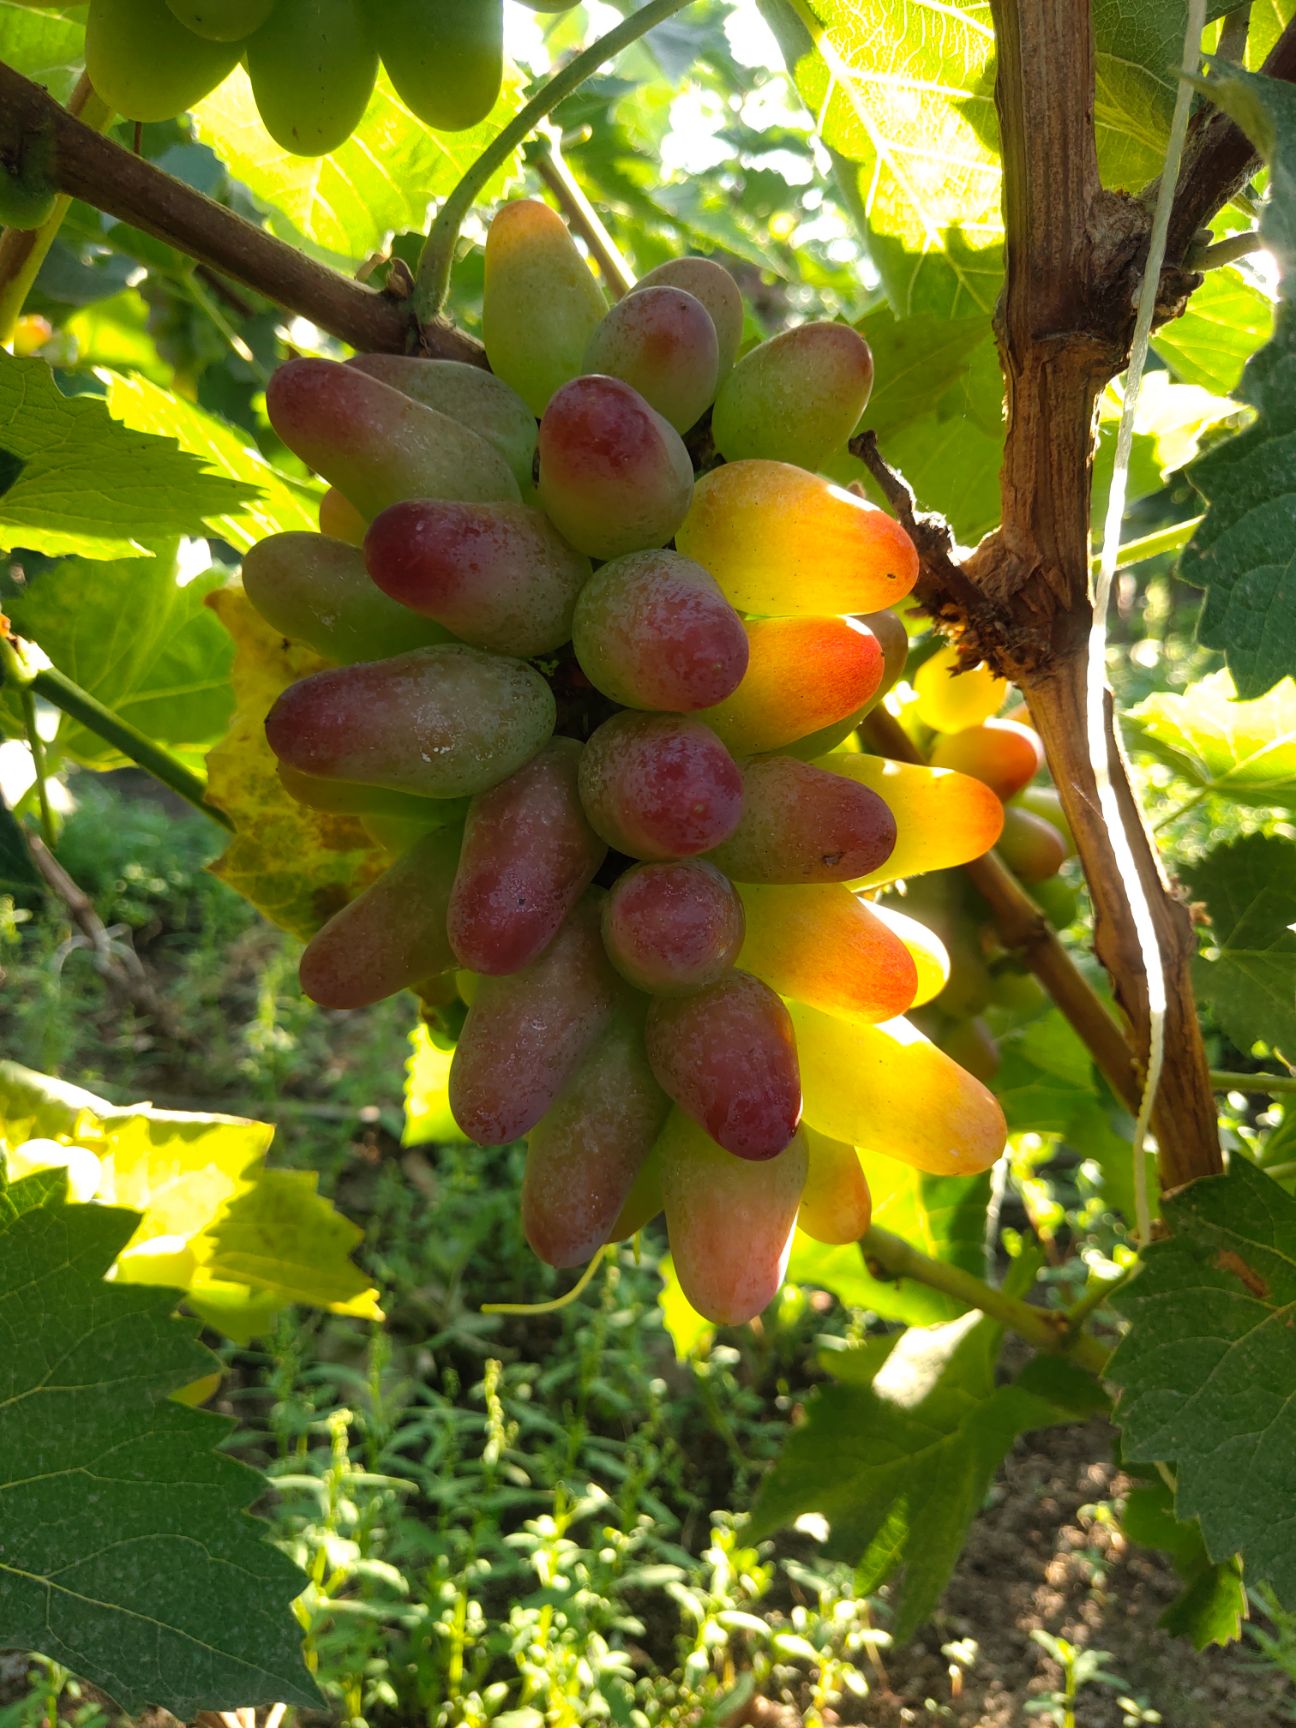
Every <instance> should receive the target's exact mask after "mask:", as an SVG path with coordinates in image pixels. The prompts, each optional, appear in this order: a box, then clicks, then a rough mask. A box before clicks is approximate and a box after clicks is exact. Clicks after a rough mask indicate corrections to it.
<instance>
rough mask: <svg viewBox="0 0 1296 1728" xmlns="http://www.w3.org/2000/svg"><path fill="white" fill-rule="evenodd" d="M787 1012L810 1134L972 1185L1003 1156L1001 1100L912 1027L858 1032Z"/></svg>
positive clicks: (812, 1013) (794, 1007)
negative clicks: (813, 1130) (961, 1178)
mask: <svg viewBox="0 0 1296 1728" xmlns="http://www.w3.org/2000/svg"><path fill="white" fill-rule="evenodd" d="M789 1007H790V1010H791V1014H792V1022H793V1024H794V1026H795V1027H796V1034H797V1049H798V1051H799V1052H800V1057H801V1089H802V1094H803V1098H804V1109H805V1119H806V1121H807V1122H808V1123H810V1125H811V1126H812V1127H815V1128H818V1129H819V1131H820V1132H821V1133H823V1134H829V1135H831V1136H833V1138H835V1139H838V1140H848V1141H850V1143H851V1144H852V1145H855V1146H859V1147H861V1148H862V1149H864V1150H866V1151H869V1152H882V1153H885V1154H886V1156H887V1157H888V1158H898V1159H900V1160H901V1162H902V1163H905V1164H912V1165H913V1166H914V1167H915V1169H918V1170H925V1171H927V1173H928V1174H929V1175H932V1176H973V1175H975V1174H976V1173H977V1172H978V1171H980V1170H988V1169H989V1168H990V1166H991V1165H992V1164H993V1163H994V1162H995V1160H996V1159H997V1158H998V1156H999V1154H1000V1153H1001V1152H1002V1151H1003V1147H1004V1141H1005V1139H1006V1138H1007V1132H1008V1131H1007V1127H1006V1125H1005V1123H1004V1114H1003V1111H1002V1110H1001V1109H1000V1107H999V1103H998V1100H997V1099H996V1098H995V1096H994V1094H993V1093H992V1092H989V1091H987V1090H986V1088H985V1087H984V1086H983V1085H982V1084H981V1082H980V1081H979V1080H976V1079H974V1078H973V1077H972V1075H971V1074H969V1073H967V1071H966V1070H965V1069H963V1068H960V1067H959V1065H958V1063H957V1062H954V1061H953V1060H951V1058H950V1057H948V1056H947V1055H946V1054H945V1052H944V1051H943V1050H939V1049H937V1047H936V1045H935V1044H933V1043H931V1042H930V1041H929V1040H928V1039H926V1038H924V1037H923V1035H922V1033H921V1032H919V1031H918V1029H917V1027H915V1026H911V1025H910V1024H909V1022H908V1021H907V1020H888V1021H886V1022H885V1023H884V1024H882V1025H880V1026H861V1025H858V1024H854V1023H851V1022H849V1021H846V1020H838V1019H835V1018H834V1017H833V1016H832V1015H831V1014H821V1013H819V1011H818V1010H817V1009H814V1008H807V1007H804V1006H803V1005H802V1004H801V1003H799V1002H793V1003H790V1004H789Z"/></svg>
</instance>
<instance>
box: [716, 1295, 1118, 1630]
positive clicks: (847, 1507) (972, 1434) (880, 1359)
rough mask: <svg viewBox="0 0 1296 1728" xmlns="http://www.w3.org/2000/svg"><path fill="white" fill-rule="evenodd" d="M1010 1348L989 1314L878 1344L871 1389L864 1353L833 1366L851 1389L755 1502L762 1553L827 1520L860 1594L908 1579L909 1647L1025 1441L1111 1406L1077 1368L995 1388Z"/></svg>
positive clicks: (898, 1621)
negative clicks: (811, 1522)
mask: <svg viewBox="0 0 1296 1728" xmlns="http://www.w3.org/2000/svg"><path fill="white" fill-rule="evenodd" d="M999 1343H1000V1330H999V1328H998V1327H997V1326H996V1325H995V1324H994V1323H993V1322H992V1321H990V1320H988V1319H986V1318H984V1317H983V1316H981V1315H978V1314H965V1315H963V1316H962V1318H961V1319H958V1320H952V1321H950V1322H948V1323H947V1324H945V1325H943V1326H935V1327H911V1328H910V1329H909V1331H907V1332H905V1333H904V1334H903V1335H902V1336H901V1337H900V1338H899V1340H898V1341H897V1342H896V1343H895V1345H894V1347H893V1348H891V1349H890V1350H889V1351H888V1352H886V1354H885V1356H883V1353H882V1351H880V1350H878V1349H877V1348H876V1342H875V1341H869V1342H868V1343H866V1345H865V1350H866V1352H867V1353H868V1364H867V1365H868V1368H869V1369H873V1368H875V1370H876V1371H875V1372H873V1374H872V1379H871V1384H861V1383H859V1381H858V1380H857V1379H856V1376H855V1373H854V1372H853V1365H849V1364H850V1358H851V1356H852V1355H853V1354H854V1353H853V1352H845V1353H843V1356H842V1357H841V1358H840V1359H839V1358H838V1357H836V1356H831V1355H826V1356H825V1357H824V1358H823V1360H824V1362H825V1364H826V1365H827V1366H828V1367H829V1368H830V1369H832V1370H833V1371H834V1372H837V1371H838V1368H839V1367H840V1369H841V1370H842V1375H843V1383H842V1384H838V1385H835V1386H829V1387H827V1388H826V1389H824V1390H823V1391H820V1392H817V1393H815V1394H814V1395H813V1396H812V1398H811V1400H810V1404H809V1408H808V1410H807V1413H806V1419H805V1421H804V1423H802V1425H801V1426H800V1427H799V1428H794V1429H793V1430H792V1432H791V1434H790V1435H789V1436H788V1439H787V1441H786V1443H785V1445H784V1447H783V1451H782V1453H781V1454H780V1456H779V1458H778V1459H777V1461H776V1462H775V1464H774V1467H773V1469H772V1470H771V1471H770V1472H769V1474H768V1475H767V1476H766V1477H765V1479H764V1481H763V1482H762V1483H761V1486H760V1490H759V1492H758V1494H757V1496H756V1503H755V1506H754V1507H753V1510H752V1524H751V1527H750V1530H749V1534H750V1536H751V1537H752V1539H753V1540H760V1539H762V1538H763V1537H766V1536H769V1535H770V1534H772V1532H774V1531H775V1530H777V1529H779V1528H780V1527H781V1526H783V1525H785V1524H790V1523H792V1522H793V1520H794V1519H796V1518H798V1517H800V1516H802V1515H803V1514H805V1513H807V1512H816V1513H819V1514H820V1515H821V1516H822V1517H824V1518H826V1519H827V1521H828V1524H829V1526H830V1532H829V1537H828V1542H827V1549H828V1552H829V1553H831V1554H834V1555H836V1556H839V1557H841V1558H843V1559H847V1560H850V1561H852V1562H853V1563H855V1564H857V1565H858V1566H859V1568H860V1575H859V1578H858V1580H857V1584H858V1588H859V1589H860V1590H861V1591H864V1592H868V1591H872V1590H876V1589H877V1587H878V1585H879V1584H881V1583H882V1581H883V1580H884V1579H885V1578H887V1577H889V1576H890V1575H891V1574H892V1573H893V1572H894V1571H895V1570H896V1569H897V1568H900V1567H903V1580H902V1582H901V1584H900V1586H899V1588H898V1591H897V1595H896V1601H895V1625H894V1631H895V1636H896V1637H897V1638H898V1639H900V1640H904V1639H906V1638H908V1637H910V1636H911V1635H912V1634H913V1633H914V1632H915V1631H916V1630H917V1629H918V1627H919V1626H921V1625H922V1623H923V1621H924V1620H926V1619H927V1618H928V1616H929V1615H930V1614H931V1613H932V1611H933V1609H934V1608H935V1607H936V1604H937V1603H938V1601H939V1600H940V1595H941V1592H942V1591H943V1590H944V1588H945V1585H946V1583H947V1582H948V1580H949V1576H950V1573H951V1572H952V1571H953V1569H954V1564H955V1562H956V1560H957V1559H958V1556H959V1554H960V1552H961V1551H962V1548H963V1545H964V1543H965V1541H966V1539H967V1532H968V1529H969V1527H970V1525H971V1523H972V1520H973V1519H974V1518H975V1517H976V1515H977V1513H978V1512H979V1511H980V1509H981V1503H982V1501H983V1500H984V1498H985V1493H986V1490H987V1488H988V1487H989V1486H990V1483H991V1481H992V1479H993V1477H994V1474H995V1471H996V1470H997V1469H998V1468H999V1465H1000V1463H1001V1462H1002V1460H1003V1458H1004V1457H1005V1455H1006V1454H1007V1452H1008V1449H1009V1447H1010V1446H1011V1445H1012V1443H1013V1441H1014V1439H1015V1438H1016V1437H1017V1435H1018V1434H1021V1433H1024V1432H1025V1431H1026V1430H1028V1429H1031V1428H1041V1427H1047V1426H1050V1425H1052V1424H1054V1423H1057V1422H1065V1421H1070V1420H1073V1419H1074V1418H1075V1416H1076V1415H1077V1414H1091V1413H1092V1412H1093V1411H1094V1410H1095V1409H1098V1408H1101V1406H1102V1403H1103V1399H1102V1394H1101V1392H1100V1390H1099V1389H1098V1387H1097V1385H1096V1383H1095V1382H1094V1381H1093V1380H1092V1379H1091V1378H1090V1376H1088V1375H1086V1374H1084V1373H1082V1372H1081V1371H1079V1370H1077V1369H1073V1368H1071V1367H1070V1365H1069V1364H1067V1363H1064V1362H1049V1363H1045V1362H1044V1361H1043V1360H1041V1361H1039V1362H1037V1363H1033V1364H1031V1366H1030V1367H1029V1368H1028V1369H1027V1370H1026V1371H1025V1373H1024V1374H1023V1375H1022V1376H1021V1377H1020V1378H1019V1379H1018V1380H1017V1381H1016V1382H1015V1383H1013V1384H1010V1385H1003V1386H996V1385H995V1362H996V1359H997V1357H998V1353H999ZM847 1376H849V1378H848V1379H847Z"/></svg>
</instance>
